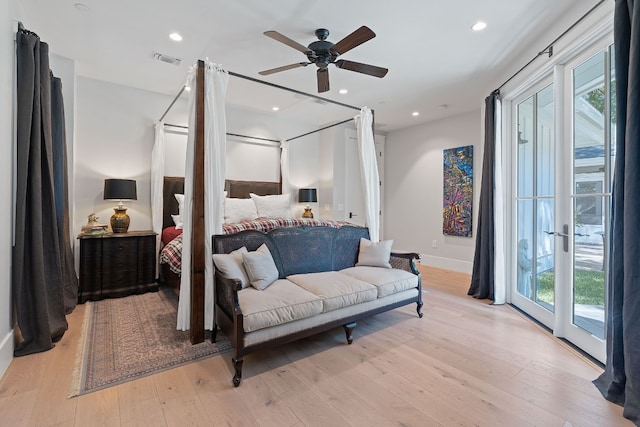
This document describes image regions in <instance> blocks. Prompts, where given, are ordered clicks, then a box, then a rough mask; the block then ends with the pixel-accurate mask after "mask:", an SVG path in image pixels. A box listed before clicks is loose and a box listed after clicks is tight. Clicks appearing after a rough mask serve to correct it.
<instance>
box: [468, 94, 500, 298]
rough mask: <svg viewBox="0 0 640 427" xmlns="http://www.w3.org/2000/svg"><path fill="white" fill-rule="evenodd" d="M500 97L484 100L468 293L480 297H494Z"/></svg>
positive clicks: (493, 95)
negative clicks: (482, 147)
mask: <svg viewBox="0 0 640 427" xmlns="http://www.w3.org/2000/svg"><path fill="white" fill-rule="evenodd" d="M499 97H500V93H499V92H498V91H494V92H493V93H492V94H491V95H489V96H488V97H487V98H486V99H485V100H484V102H485V113H484V157H483V160H482V184H481V188H480V203H479V208H478V228H477V232H476V249H475V254H474V256H473V271H472V275H471V286H470V287H469V292H467V294H468V295H471V296H473V297H474V298H479V299H490V300H493V299H494V277H495V269H494V261H495V252H494V248H495V235H494V229H495V226H494V215H493V206H494V197H493V196H494V194H493V193H494V189H495V182H494V170H495V155H496V117H495V116H496V103H497V102H498V99H499Z"/></svg>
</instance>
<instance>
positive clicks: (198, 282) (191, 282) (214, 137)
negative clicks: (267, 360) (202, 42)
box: [151, 60, 380, 343]
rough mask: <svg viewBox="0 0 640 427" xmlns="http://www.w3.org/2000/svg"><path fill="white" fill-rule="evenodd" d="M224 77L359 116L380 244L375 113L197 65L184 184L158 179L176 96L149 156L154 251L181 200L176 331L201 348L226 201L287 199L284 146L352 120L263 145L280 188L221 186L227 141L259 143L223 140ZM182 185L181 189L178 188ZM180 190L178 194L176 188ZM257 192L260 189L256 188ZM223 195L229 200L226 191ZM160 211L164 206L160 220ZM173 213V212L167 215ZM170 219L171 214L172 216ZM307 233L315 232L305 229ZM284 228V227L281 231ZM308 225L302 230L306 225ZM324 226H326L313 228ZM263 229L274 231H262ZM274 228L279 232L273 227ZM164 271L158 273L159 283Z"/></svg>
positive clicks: (368, 196) (210, 321)
mask: <svg viewBox="0 0 640 427" xmlns="http://www.w3.org/2000/svg"><path fill="white" fill-rule="evenodd" d="M229 76H234V77H238V78H241V79H246V80H250V81H253V82H256V83H259V84H263V85H267V86H270V87H274V88H277V89H281V90H285V91H289V92H292V93H294V94H297V95H302V96H306V97H310V98H314V99H316V100H318V101H321V102H323V103H331V104H337V105H340V106H342V107H346V108H348V109H352V110H357V111H359V112H360V114H358V115H357V116H356V117H355V124H356V128H357V133H358V147H359V151H360V155H361V158H360V160H361V171H362V181H363V193H364V195H365V200H366V206H367V210H366V217H367V224H368V227H369V234H370V238H371V240H372V241H378V240H379V235H378V233H379V216H378V212H379V209H380V208H379V205H380V200H379V186H378V182H379V178H378V172H377V164H376V159H375V148H374V142H373V112H372V111H371V110H369V109H368V108H366V107H364V108H362V109H361V108H359V107H354V106H350V105H347V104H342V103H340V102H337V101H333V100H330V99H327V98H322V97H319V96H317V95H312V94H307V93H304V92H300V91H297V90H294V89H290V88H286V87H283V86H279V85H275V84H272V83H268V82H264V81H261V80H258V79H254V78H252V77H247V76H243V75H241V74H237V73H232V72H227V71H224V70H223V69H222V68H220V67H219V66H217V65H215V64H212V63H210V62H205V61H202V60H200V61H198V63H197V64H196V65H195V66H194V67H192V69H191V71H190V73H189V77H188V80H187V85H188V86H190V87H191V88H192V90H191V93H190V98H189V126H188V138H187V150H186V151H187V156H186V159H187V160H186V165H185V177H184V179H183V180H182V178H177V179H173V180H172V179H165V176H164V158H163V155H164V123H163V119H164V118H165V116H166V115H167V113H168V112H169V110H170V109H171V108H172V106H173V105H174V103H175V102H176V100H177V99H178V98H179V97H180V96H181V94H182V92H183V90H184V87H183V89H182V90H181V91H180V92H179V93H178V95H177V96H176V98H175V99H174V100H173V102H172V103H171V105H170V106H169V107H168V108H167V111H165V113H164V114H163V115H162V117H161V118H160V120H158V121H157V122H156V142H155V145H154V149H153V153H152V168H151V182H152V191H151V199H152V222H153V229H154V231H156V233H158V236H159V238H158V250H160V247H161V245H162V242H160V236H161V234H162V231H163V229H164V228H165V227H164V226H165V225H169V226H170V225H171V224H172V221H171V215H172V213H171V212H175V209H176V206H177V202H176V203H174V201H173V200H172V199H174V196H173V195H174V194H183V195H184V202H183V216H182V230H183V232H182V236H181V239H182V250H181V267H180V272H181V278H180V282H181V283H180V287H179V289H180V290H179V292H180V302H179V308H178V319H177V328H178V329H181V330H187V329H189V330H190V339H191V342H192V343H198V342H202V341H203V340H204V331H205V328H207V329H209V328H212V327H214V318H215V316H214V313H213V310H214V304H213V286H214V284H213V264H212V257H211V255H212V248H211V236H213V235H214V234H222V233H223V225H224V222H225V221H224V207H225V200H230V199H233V198H243V197H244V198H246V197H247V196H248V194H247V193H255V194H263V195H267V194H281V193H282V194H288V193H289V173H288V172H289V149H288V146H289V142H291V141H293V140H296V139H298V138H301V137H304V136H307V135H310V134H313V133H316V132H319V131H321V130H325V129H328V128H330V127H333V126H337V125H339V124H344V123H347V122H349V121H351V120H353V119H349V120H343V121H340V122H338V123H334V124H331V125H329V126H324V127H321V128H320V129H314V130H312V131H310V132H306V133H304V134H302V135H298V136H295V137H292V138H288V139H285V140H282V141H277V140H274V139H267V140H268V141H270V142H276V143H279V149H280V156H279V157H280V180H279V182H269V183H265V182H263V183H259V182H255V181H253V182H251V181H232V180H225V156H226V138H227V136H242V137H245V138H252V139H263V138H261V137H254V136H244V135H237V134H234V133H228V132H227V129H226V117H225V96H226V88H227V84H228V80H229ZM181 181H182V183H181ZM180 185H183V188H182V192H181V193H180V188H179V186H180ZM261 186H262V187H261ZM225 189H226V191H227V194H225V193H224V191H225ZM165 205H170V207H168V208H167V210H166V212H165V208H164V206H165ZM172 209H173V210H172ZM173 215H175V213H173ZM309 224H310V225H314V224H312V223H309ZM285 225H288V224H285ZM305 225H307V224H305ZM317 225H325V224H319V223H318V224H317ZM268 226H274V225H273V223H272V224H268ZM275 226H277V224H276V225H275ZM164 273H165V271H163V272H162V274H163V275H164Z"/></svg>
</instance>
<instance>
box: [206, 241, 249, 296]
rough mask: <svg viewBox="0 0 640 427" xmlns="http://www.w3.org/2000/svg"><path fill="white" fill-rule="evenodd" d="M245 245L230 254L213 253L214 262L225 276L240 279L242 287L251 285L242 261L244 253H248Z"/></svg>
mask: <svg viewBox="0 0 640 427" xmlns="http://www.w3.org/2000/svg"><path fill="white" fill-rule="evenodd" d="M247 252H248V251H247V248H245V247H244V246H243V247H241V248H240V249H236V250H235V251H233V252H231V253H228V254H213V263H214V264H215V266H216V268H217V269H218V270H220V272H221V273H222V275H223V276H225V277H228V278H230V279H237V280H240V283H241V284H242V289H244V288H246V287H247V286H249V277H248V276H247V272H246V270H245V269H244V265H243V263H242V254H246V253H247Z"/></svg>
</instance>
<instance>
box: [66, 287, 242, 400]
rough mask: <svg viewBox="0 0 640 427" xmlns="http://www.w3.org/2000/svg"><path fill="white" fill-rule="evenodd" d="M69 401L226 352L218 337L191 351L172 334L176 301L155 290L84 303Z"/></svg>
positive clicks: (182, 336)
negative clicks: (214, 340)
mask: <svg viewBox="0 0 640 427" xmlns="http://www.w3.org/2000/svg"><path fill="white" fill-rule="evenodd" d="M86 304H87V307H85V318H84V321H83V325H82V333H81V336H80V341H79V343H78V352H77V354H76V361H75V363H76V365H75V367H74V373H73V380H72V384H71V390H70V392H69V397H73V396H78V395H82V394H86V393H89V392H92V391H96V390H101V389H104V388H107V387H111V386H114V385H117V384H122V383H124V382H127V381H132V380H135V379H137V378H141V377H144V376H147V375H152V374H155V373H157V372H160V371H164V370H167V369H171V368H175V367H177V366H181V365H184V364H187V363H190V362H194V361H196V360H200V359H204V358H207V357H210V356H213V355H215V354H219V353H221V352H225V351H228V350H229V349H231V343H230V342H229V340H228V339H227V338H226V337H225V336H224V335H223V334H222V333H221V332H220V331H218V336H217V340H216V341H217V342H216V343H211V341H210V335H209V334H210V332H209V331H207V335H208V336H207V338H206V339H205V342H203V343H200V344H196V345H191V343H190V342H189V331H177V330H176V316H177V311H178V297H177V296H176V294H175V293H174V292H173V290H170V289H166V290H165V289H162V288H161V289H160V291H158V292H149V293H145V294H141V295H132V296H128V297H125V298H112V299H105V300H102V301H96V302H87V303H86Z"/></svg>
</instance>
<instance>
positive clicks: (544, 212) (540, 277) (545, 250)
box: [534, 199, 555, 311]
mask: <svg viewBox="0 0 640 427" xmlns="http://www.w3.org/2000/svg"><path fill="white" fill-rule="evenodd" d="M536 205H537V209H536V219H537V227H536V283H535V286H534V287H535V289H536V292H535V294H536V301H537V302H538V304H540V305H541V306H542V307H544V308H546V309H547V310H549V311H553V304H554V249H555V248H554V244H555V238H554V236H553V235H550V234H548V233H547V232H549V231H554V227H555V225H554V223H555V214H554V209H555V207H554V202H553V199H541V200H538V201H537V203H536Z"/></svg>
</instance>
